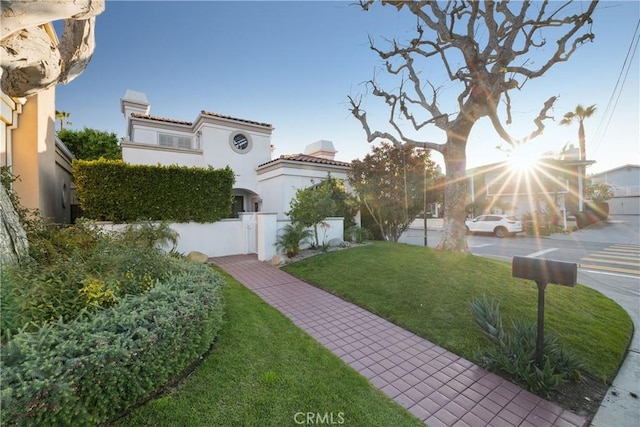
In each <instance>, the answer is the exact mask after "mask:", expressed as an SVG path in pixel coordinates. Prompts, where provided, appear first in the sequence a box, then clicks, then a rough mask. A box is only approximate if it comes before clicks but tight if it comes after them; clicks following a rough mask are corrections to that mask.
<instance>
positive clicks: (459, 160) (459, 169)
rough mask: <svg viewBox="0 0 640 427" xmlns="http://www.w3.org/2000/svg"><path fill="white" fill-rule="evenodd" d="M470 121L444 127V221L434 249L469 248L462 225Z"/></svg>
mask: <svg viewBox="0 0 640 427" xmlns="http://www.w3.org/2000/svg"><path fill="white" fill-rule="evenodd" d="M472 126H473V122H472V121H470V120H466V121H465V120H461V121H460V122H459V123H457V124H455V125H453V126H452V127H451V128H449V129H448V130H447V145H446V148H445V151H444V153H443V156H444V164H445V167H446V169H447V174H446V181H445V186H444V225H443V227H442V237H441V239H440V243H438V249H444V250H446V251H454V252H469V246H467V233H466V228H465V224H464V221H465V218H466V210H465V206H466V198H467V174H466V170H467V154H466V147H467V138H468V137H469V133H470V132H471V127H472Z"/></svg>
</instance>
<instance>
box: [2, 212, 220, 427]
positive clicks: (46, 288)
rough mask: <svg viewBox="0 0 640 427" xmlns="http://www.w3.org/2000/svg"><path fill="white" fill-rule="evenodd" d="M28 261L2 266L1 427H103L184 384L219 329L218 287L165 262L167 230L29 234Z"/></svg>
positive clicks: (193, 267)
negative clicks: (182, 377)
mask: <svg viewBox="0 0 640 427" xmlns="http://www.w3.org/2000/svg"><path fill="white" fill-rule="evenodd" d="M27 236H28V237H29V243H30V247H29V257H28V259H27V260H24V262H21V264H20V266H17V265H3V268H2V270H1V271H0V274H1V277H0V279H2V287H1V290H2V310H3V311H2V344H1V346H0V352H1V357H0V375H1V381H0V383H1V384H2V395H1V397H2V402H1V405H0V407H1V414H0V419H2V424H3V425H28V426H32V425H42V426H44V425H47V426H48V425H100V424H102V423H104V422H106V421H108V420H110V419H112V418H114V417H115V416H117V415H119V414H120V413H121V412H122V411H124V410H125V409H127V408H129V407H131V406H132V405H133V404H135V403H137V402H139V401H140V400H141V399H144V398H146V397H147V396H148V395H150V394H151V393H153V392H155V391H156V390H157V389H158V388H160V387H161V386H163V385H164V384H166V383H167V382H168V381H169V380H170V379H172V378H174V377H175V376H176V375H178V374H180V373H181V372H182V371H183V370H184V369H185V368H186V367H187V366H189V365H190V364H191V363H192V362H193V361H194V360H197V359H198V357H199V356H201V355H202V354H204V353H205V352H206V351H207V350H208V349H209V348H210V347H211V345H212V343H213V341H214V339H215V337H216V334H217V332H218V330H219V329H220V327H221V326H222V314H223V311H224V302H223V299H222V297H221V296H222V289H223V287H224V282H223V280H222V278H221V277H220V275H218V274H217V273H215V272H214V271H213V270H212V269H211V268H209V267H207V266H204V265H200V264H196V263H192V262H188V261H186V260H183V259H181V258H180V257H175V256H169V255H166V254H164V253H163V252H161V251H160V250H158V249H156V245H157V244H158V242H162V241H166V240H172V239H175V234H174V233H172V232H171V230H170V229H169V228H168V227H166V226H165V225H163V224H160V225H158V226H156V225H151V224H139V225H136V226H133V227H129V228H128V229H126V230H125V231H124V232H122V233H118V234H107V233H104V232H102V231H101V230H100V229H99V228H98V227H96V226H95V224H92V223H83V224H80V225H77V226H69V227H54V226H51V225H48V224H46V223H44V222H40V221H33V222H32V223H31V224H30V225H29V226H28V227H27Z"/></svg>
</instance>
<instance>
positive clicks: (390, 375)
mask: <svg viewBox="0 0 640 427" xmlns="http://www.w3.org/2000/svg"><path fill="white" fill-rule="evenodd" d="M211 261H212V262H213V263H214V264H216V265H217V266H219V267H221V268H222V269H224V270H225V271H227V272H228V273H229V274H231V275H232V276H233V277H235V278H236V280H238V281H239V282H240V283H242V284H244V285H245V286H246V287H247V288H249V289H251V290H252V291H253V292H255V293H256V294H257V295H259V296H260V297H261V298H262V299H263V300H264V301H266V302H267V303H269V304H270V305H272V306H273V307H275V308H277V309H278V310H280V311H281V312H282V313H284V314H285V315H286V316H287V317H289V318H290V319H291V320H292V321H293V322H294V323H295V324H296V325H297V326H298V327H300V328H301V329H303V330H305V331H306V332H307V333H308V334H309V335H311V336H312V337H314V338H315V339H316V340H318V341H319V342H320V343H322V344H323V345H324V346H325V347H326V348H328V349H329V350H331V351H332V352H333V353H335V354H336V355H337V356H338V357H340V358H341V359H342V360H343V361H345V362H346V363H348V364H349V365H350V366H351V367H353V368H354V369H356V370H357V371H358V372H360V373H361V374H362V375H364V376H365V377H366V378H368V379H369V381H370V382H371V383H372V384H374V385H375V386H376V387H377V388H379V389H380V390H382V391H383V392H384V393H385V394H386V395H388V396H389V397H391V398H392V399H394V400H395V401H396V402H398V403H399V404H401V405H402V406H404V407H405V408H407V409H408V410H409V411H410V412H411V413H413V414H414V415H415V416H417V417H418V418H420V419H421V420H423V421H425V422H426V423H427V424H429V425H430V426H431V427H440V426H456V427H457V426H472V427H478V426H494V427H504V426H523V427H547V426H558V427H560V426H562V427H564V426H567V427H569V426H584V425H586V420H585V419H584V418H582V417H580V416H578V415H576V414H574V413H572V412H570V411H567V410H564V409H562V408H561V407H559V406H558V405H556V404H554V403H551V402H549V401H546V400H544V399H541V398H540V397H538V396H536V395H534V394H532V393H530V392H528V391H526V390H523V389H521V388H520V387H518V386H516V385H514V384H513V383H511V382H509V381H506V380H504V379H502V378H501V377H499V376H497V375H495V374H493V373H491V372H488V371H486V370H485V369H483V368H481V367H479V366H477V365H474V364H473V363H471V362H469V361H467V360H465V359H463V358H461V357H458V356H456V355H455V354H453V353H451V352H449V351H447V350H445V349H443V348H441V347H438V346H437V345H435V344H433V343H431V342H429V341H427V340H425V339H423V338H420V337H419V336H417V335H415V334H413V333H411V332H408V331H406V330H404V329H402V328H400V327H398V326H396V325H394V324H392V323H390V322H388V321H386V320H384V319H382V318H381V317H378V316H376V315H374V314H372V313H370V312H368V311H366V310H364V309H362V308H360V307H358V306H356V305H354V304H351V303H348V302H346V301H344V300H342V299H340V298H338V297H337V296H335V295H332V294H330V293H328V292H325V291H323V290H321V289H318V288H316V287H313V286H311V285H308V284H306V283H305V282H303V281H301V280H298V279H296V278H295V277H293V276H291V275H289V274H287V273H285V272H284V271H281V270H280V269H278V268H276V267H273V266H271V265H269V264H267V263H264V262H261V261H258V259H257V257H256V256H254V255H236V256H228V257H220V258H212V259H211Z"/></svg>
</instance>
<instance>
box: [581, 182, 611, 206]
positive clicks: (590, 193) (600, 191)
mask: <svg viewBox="0 0 640 427" xmlns="http://www.w3.org/2000/svg"><path fill="white" fill-rule="evenodd" d="M584 192H585V196H586V198H587V199H591V200H593V201H594V202H606V201H607V200H611V199H613V197H614V196H615V194H614V193H613V188H611V186H610V185H609V184H604V183H595V184H590V185H587V186H586V188H585V189H584Z"/></svg>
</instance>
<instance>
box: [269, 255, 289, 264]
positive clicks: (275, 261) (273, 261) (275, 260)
mask: <svg viewBox="0 0 640 427" xmlns="http://www.w3.org/2000/svg"><path fill="white" fill-rule="evenodd" d="M285 262H286V260H285V258H284V257H283V256H282V255H280V254H275V255H274V256H273V258H271V265H275V266H278V265H282V264H284V263H285Z"/></svg>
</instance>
